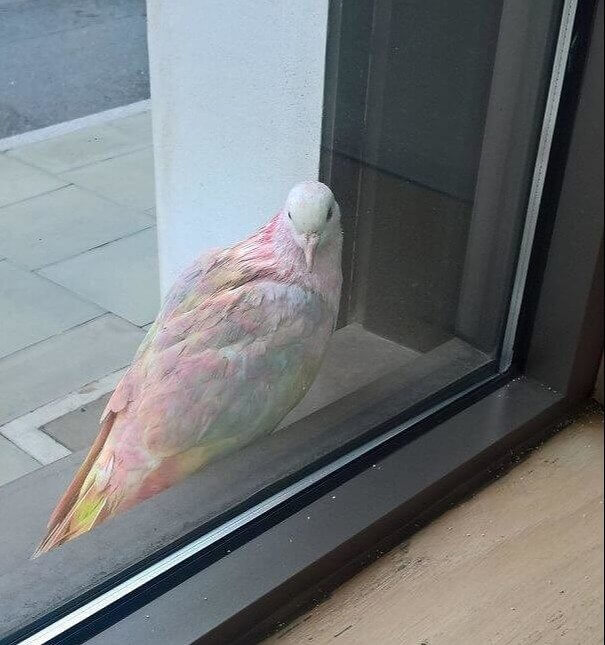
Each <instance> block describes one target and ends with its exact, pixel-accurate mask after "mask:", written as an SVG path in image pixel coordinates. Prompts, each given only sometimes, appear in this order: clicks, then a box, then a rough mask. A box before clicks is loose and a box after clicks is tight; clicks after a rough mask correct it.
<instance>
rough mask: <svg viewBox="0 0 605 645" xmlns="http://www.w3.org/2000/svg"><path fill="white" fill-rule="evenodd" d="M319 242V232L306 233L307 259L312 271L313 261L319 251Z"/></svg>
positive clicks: (305, 249) (308, 267)
mask: <svg viewBox="0 0 605 645" xmlns="http://www.w3.org/2000/svg"><path fill="white" fill-rule="evenodd" d="M318 244H319V235H318V234H317V233H309V235H305V247H304V252H305V261H306V263H307V269H308V270H309V271H311V269H313V262H314V261H315V252H316V251H317V245H318Z"/></svg>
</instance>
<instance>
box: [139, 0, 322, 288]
mask: <svg viewBox="0 0 605 645" xmlns="http://www.w3.org/2000/svg"><path fill="white" fill-rule="evenodd" d="M147 4H148V30H149V31H148V33H149V57H150V68H151V98H152V109H153V136H154V149H155V164H156V171H155V173H156V192H157V221H158V237H159V253H160V276H161V283H162V293H165V292H166V290H167V289H168V287H169V286H170V284H171V283H172V281H173V279H174V277H175V275H176V274H177V272H178V271H179V270H180V269H181V268H183V266H185V265H186V264H188V263H189V262H190V261H191V260H192V259H193V258H195V257H196V256H197V255H198V254H199V253H200V252H202V251H204V250H207V249H209V248H213V247H217V246H223V245H226V244H230V243H233V242H235V241H237V240H238V239H241V238H242V237H243V236H246V235H247V234H249V233H250V232H252V231H253V230H254V229H255V228H257V227H258V226H259V225H260V224H262V223H263V222H265V221H266V220H267V219H268V218H269V217H271V216H272V215H273V214H274V213H275V212H276V211H277V210H278V208H279V207H280V205H281V204H282V202H283V200H284V198H285V196H286V194H287V192H288V190H289V188H290V187H291V186H292V185H293V184H294V183H296V182H298V181H301V180H304V179H315V178H317V172H318V167H319V145H320V134H321V116H322V101H323V85H324V59H325V48H326V29H327V15H328V0H300V1H299V0H297V1H296V2H293V1H292V0H228V1H225V0H148V3H147Z"/></svg>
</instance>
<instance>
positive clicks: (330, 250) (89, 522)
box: [32, 181, 342, 557]
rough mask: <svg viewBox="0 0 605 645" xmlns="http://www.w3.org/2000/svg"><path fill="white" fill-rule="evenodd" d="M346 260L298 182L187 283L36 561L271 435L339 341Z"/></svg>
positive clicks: (125, 386)
mask: <svg viewBox="0 0 605 645" xmlns="http://www.w3.org/2000/svg"><path fill="white" fill-rule="evenodd" d="M341 249H342V230H341V226H340V207H339V205H338V203H337V201H336V199H335V197H334V195H333V193H332V191H331V190H330V189H329V188H328V187H327V186H326V185H325V184H322V183H320V182H317V181H306V182H302V183H300V184H297V185H296V186H294V188H292V190H291V191H290V192H289V194H288V197H287V199H286V202H285V204H284V206H283V207H282V209H281V210H280V211H279V212H278V213H277V214H276V215H275V216H274V217H272V218H271V219H270V220H269V221H268V223H267V224H265V225H264V226H263V227H261V228H260V229H259V230H257V231H256V232H255V233H253V234H252V235H251V236H250V237H248V238H246V239H244V240H242V241H241V242H238V243H236V244H234V245H233V246H231V247H229V248H226V249H220V250H214V251H211V252H209V253H208V254H206V255H203V256H201V257H200V258H198V259H197V260H196V261H195V262H194V263H193V264H192V265H191V266H189V267H188V268H187V269H186V270H185V271H183V272H182V274H181V275H180V276H179V277H178V278H177V280H176V282H175V284H174V285H173V287H172V289H171V290H170V291H169V293H168V295H167V297H166V299H165V301H164V303H163V305H162V307H161V309H160V312H159V314H158V316H157V318H156V320H155V322H154V323H153V325H152V326H151V328H150V329H149V331H148V333H147V335H146V337H145V338H144V340H143V342H142V344H141V346H140V347H139V349H138V351H137V352H136V355H135V357H134V359H133V361H132V364H131V366H130V367H129V369H128V370H127V372H126V373H125V375H124V377H123V378H122V380H121V381H120V383H119V384H118V386H117V387H116V389H115V391H114V392H113V394H112V396H111V398H110V400H109V402H108V403H107V407H106V408H105V411H104V412H103V414H102V416H101V420H100V430H99V434H98V436H97V438H96V440H95V441H94V443H93V445H92V447H91V448H90V451H89V453H88V455H87V456H86V458H85V460H84V462H83V464H82V465H81V467H80V469H79V470H78V471H77V473H76V475H75V476H74V479H73V481H72V482H71V484H70V485H69V487H68V488H67V490H66V492H65V493H64V495H63V496H62V498H61V499H60V500H59V502H58V504H57V506H56V508H55V510H54V511H53V513H52V515H51V517H50V520H49V522H48V527H47V528H48V530H47V532H46V535H45V537H44V538H43V539H42V541H41V543H40V545H39V546H38V548H37V550H36V551H35V553H34V554H33V556H32V557H37V556H38V555H40V554H41V553H44V552H47V551H49V550H51V549H53V548H54V547H56V546H59V545H61V544H63V543H65V542H67V541H68V540H71V539H72V538H75V537H77V536H79V535H82V534H83V533H85V532H87V531H89V530H90V529H92V528H93V527H95V526H97V525H99V524H100V523H101V522H103V521H105V520H107V519H108V518H110V517H113V516H114V515H116V514H117V513H121V512H123V511H126V510H127V509H130V508H132V507H133V506H135V505H136V504H139V503H140V502H142V501H143V500H145V499H148V498H150V497H151V496H153V495H156V494H158V493H159V492H161V491H163V490H165V489H167V488H168V487H170V486H173V485H174V484H176V483H178V482H180V481H182V480H183V479H184V478H185V477H187V476H188V475H190V474H191V473H193V472H196V471H198V470H199V469H201V468H203V467H204V466H205V465H206V464H208V463H209V462H210V461H212V460H215V459H217V458H218V457H220V456H223V455H226V454H228V453H229V452H232V451H234V450H236V449H238V448H241V447H242V446H245V445H246V444H249V443H250V442H252V441H254V440H256V439H257V438H259V437H262V436H263V435H267V434H269V433H271V432H272V431H274V430H275V429H276V427H277V426H278V425H279V423H280V422H281V420H282V419H283V418H284V417H285V416H286V415H287V414H288V412H289V411H290V410H291V409H292V408H294V406H296V405H297V403H299V401H301V399H302V398H303V397H304V396H305V393H306V392H307V391H308V390H309V387H310V386H311V384H312V383H313V381H314V379H315V376H316V374H317V372H318V370H319V367H320V365H321V363H322V359H323V357H324V354H325V352H326V347H327V344H328V340H329V338H330V336H331V334H332V332H333V331H334V328H335V325H336V318H337V314H338V307H339V300H340V289H341V283H342V270H341ZM225 485H227V481H225Z"/></svg>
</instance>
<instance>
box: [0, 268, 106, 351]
mask: <svg viewBox="0 0 605 645" xmlns="http://www.w3.org/2000/svg"><path fill="white" fill-rule="evenodd" d="M0 311H1V312H2V315H1V316H0V357H2V356H7V355H8V354H11V353H12V352H16V351H18V350H20V349H23V348H25V347H28V346H29V345H32V344H34V343H37V342H40V341H41V340H44V339H45V338H49V337H50V336H54V335H55V334H58V333H60V332H62V331H65V330H66V329H69V328H71V327H74V326H76V325H79V324H81V323H83V322H86V321H87V320H91V319H92V318H96V317H98V316H100V315H101V314H102V313H103V309H101V308H100V307H98V306H97V305H95V304H93V303H91V302H86V301H84V300H82V299H81V298H79V297H78V296H76V295H75V294H73V293H70V292H69V291H68V290H66V289H64V288H63V287H61V286H59V285H57V284H54V283H52V282H50V281H49V280H46V279H45V278H42V277H40V276H39V275H36V274H35V273H30V272H29V271H25V270H23V269H21V268H19V267H17V266H15V265H13V264H11V262H9V261H8V260H3V261H2V262H0Z"/></svg>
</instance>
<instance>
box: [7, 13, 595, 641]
mask: <svg viewBox="0 0 605 645" xmlns="http://www.w3.org/2000/svg"><path fill="white" fill-rule="evenodd" d="M589 5H590V6H589ZM593 9H594V5H592V3H585V4H584V5H582V6H581V7H580V10H579V13H578V15H577V18H576V25H575V38H576V42H578V39H579V42H580V44H581V45H582V43H583V46H580V47H578V48H577V49H576V51H575V52H574V58H573V60H572V66H571V72H570V74H569V75H568V78H567V79H566V81H565V87H564V91H563V97H562V102H561V106H560V111H559V115H558V117H557V125H556V128H555V132H554V139H553V147H552V151H551V157H550V161H549V169H548V173H547V176H546V179H545V188H544V195H545V198H544V199H543V200H542V210H543V211H544V210H545V209H548V212H547V213H542V215H543V216H542V217H541V218H540V220H539V222H538V226H537V229H536V233H535V244H534V247H533V250H532V254H531V255H532V257H531V262H530V263H529V266H528V272H527V284H528V285H529V288H528V289H526V292H525V295H524V302H523V306H522V307H521V318H520V322H519V330H518V333H517V335H516V340H515V346H516V348H517V351H518V354H517V355H518V356H519V355H520V356H524V357H526V360H525V361H524V362H523V364H521V365H517V366H516V370H517V371H516V372H515V373H514V374H513V373H512V372H510V371H509V372H508V373H507V374H506V375H505V376H504V377H502V378H501V379H500V380H495V381H492V382H491V383H489V384H488V385H487V386H485V387H482V388H479V389H478V390H474V391H470V392H467V393H466V395H464V396H462V397H457V398H456V400H455V401H451V402H447V405H445V406H440V407H439V409H438V410H432V411H431V412H432V413H433V414H430V415H426V416H425V417H424V418H422V419H421V420H419V421H418V423H417V424H416V426H415V428H414V430H415V432H413V433H401V432H400V433H397V434H393V436H392V437H390V438H388V440H387V441H383V442H381V443H380V445H378V444H377V445H375V446H374V447H373V448H372V449H371V450H364V451H363V454H361V453H360V454H358V455H356V459H354V460H348V462H347V463H346V464H345V463H343V464H341V466H342V467H341V468H339V469H338V470H336V469H334V470H333V472H330V473H324V475H325V476H324V477H322V478H321V479H319V478H318V479H317V481H315V482H313V483H312V485H311V486H309V487H307V488H305V489H304V490H302V489H301V490H299V491H296V492H297V494H296V495H293V496H291V497H289V499H287V500H284V501H283V503H281V504H275V505H273V506H272V508H271V509H267V512H266V513H265V514H264V515H258V517H257V518H256V519H255V520H254V521H253V522H252V523H249V524H246V525H243V524H242V526H241V527H239V528H238V530H236V531H234V532H232V533H230V534H229V535H225V536H224V537H223V538H222V539H220V540H218V541H216V542H214V543H213V545H212V546H211V547H210V548H208V549H207V550H199V551H197V552H196V553H195V555H192V557H190V558H189V559H186V560H185V559H184V560H183V561H182V562H180V563H177V562H173V563H172V564H173V566H172V567H170V568H168V569H167V570H166V571H165V572H164V574H165V575H163V576H161V577H159V578H157V579H156V580H155V581H154V582H152V583H150V584H147V585H145V586H142V587H140V588H139V589H138V590H134V589H133V590H132V592H131V593H130V594H127V595H124V596H122V597H121V598H120V599H119V601H117V602H116V603H114V604H108V605H107V606H106V607H104V608H103V610H102V611H100V612H96V613H94V615H93V614H90V615H89V616H88V617H87V618H86V619H85V620H83V621H81V622H79V623H78V624H75V623H74V624H72V626H71V627H70V629H69V630H68V631H65V632H63V633H60V634H56V635H55V636H54V637H52V640H46V641H44V640H40V641H39V642H65V643H76V642H83V641H85V640H88V639H90V642H92V643H115V642H123V641H126V640H128V639H130V640H132V641H133V642H146V643H149V644H152V643H156V642H157V643H166V642H174V643H181V642H182V643H190V642H203V643H225V642H230V643H237V642H241V643H248V642H253V641H254V640H256V639H257V638H259V637H260V636H262V635H263V634H265V633H266V632H267V631H268V630H270V629H271V628H272V627H274V626H275V625H276V624H277V622H278V621H279V620H280V619H283V618H284V617H286V616H289V615H292V614H293V613H295V612H296V611H298V610H300V608H301V607H303V606H304V605H305V603H306V602H308V601H309V599H310V598H312V597H314V595H316V594H317V593H321V589H322V588H323V589H325V588H328V587H329V586H331V585H333V584H335V583H336V582H337V581H338V580H340V579H341V578H342V577H343V576H346V575H349V574H350V573H351V572H352V571H354V570H355V569H356V567H358V566H359V564H360V562H361V561H362V560H363V559H364V558H365V557H367V554H368V553H370V552H372V550H375V549H376V548H385V547H386V546H387V545H388V544H390V543H392V542H393V540H398V539H401V538H402V537H403V536H404V535H405V534H407V533H410V532H412V531H413V530H415V529H416V528H417V526H419V525H420V523H422V522H424V521H426V520H427V519H429V518H430V517H432V516H434V515H435V513H438V512H439V511H440V510H442V509H443V508H444V507H445V505H447V504H449V503H451V502H452V500H455V499H457V498H458V497H459V496H460V495H462V494H464V493H465V492H466V491H468V490H469V489H470V488H472V487H473V486H476V485H477V483H478V482H480V481H482V480H483V479H484V478H486V477H489V476H490V472H492V471H493V469H494V468H497V467H498V465H499V464H501V463H503V462H504V461H506V460H507V459H508V458H509V457H510V454H511V451H513V450H518V449H520V447H522V446H527V445H531V444H534V443H535V442H536V441H539V440H540V439H541V438H542V437H543V436H545V434H546V433H548V432H552V429H553V427H554V425H555V424H556V423H557V422H560V421H561V419H562V418H565V415H567V414H569V413H570V412H572V411H573V410H574V408H575V407H576V406H577V405H578V404H579V403H581V402H582V401H583V400H585V398H586V397H587V396H589V395H590V392H591V391H592V384H593V382H594V377H595V375H596V372H597V369H598V363H599V360H600V355H601V350H602V344H603V305H602V292H603V272H602V263H603V221H602V210H603V186H602V176H603V150H602V143H601V144H600V147H599V142H602V131H603V130H602V128H603V96H602V84H601V85H600V83H602V78H603V36H602V34H603V2H602V0H599V2H598V4H597V7H596V11H594V16H593ZM593 17H594V24H593ZM591 33H592V39H590V34H591ZM589 42H590V49H589V48H588V43H589ZM584 62H585V64H584ZM576 87H577V88H579V89H580V91H579V93H578V94H577V95H576V94H574V92H573V91H570V89H571V90H573V89H574V88H576ZM599 88H601V93H600V94H599ZM599 132H600V134H601V136H600V137H599V136H598V134H599ZM555 207H556V209H555ZM554 210H556V216H554V217H553V216H552V213H553V212H554ZM578 213H581V214H582V218H581V219H578ZM513 376H515V378H512V377H513ZM429 456H430V458H429ZM373 466H374V467H373ZM193 570H195V571H196V573H193V574H192V571H193ZM318 590H319V591H318ZM22 635H24V634H22ZM13 642H18V641H14V640H13ZM32 642H34V641H32Z"/></svg>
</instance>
